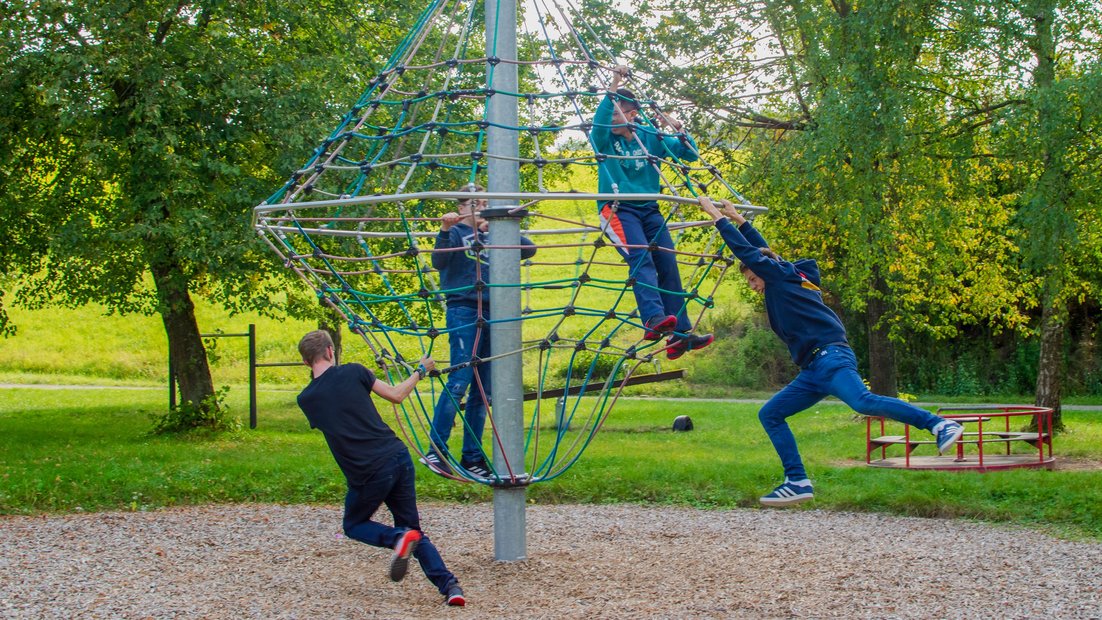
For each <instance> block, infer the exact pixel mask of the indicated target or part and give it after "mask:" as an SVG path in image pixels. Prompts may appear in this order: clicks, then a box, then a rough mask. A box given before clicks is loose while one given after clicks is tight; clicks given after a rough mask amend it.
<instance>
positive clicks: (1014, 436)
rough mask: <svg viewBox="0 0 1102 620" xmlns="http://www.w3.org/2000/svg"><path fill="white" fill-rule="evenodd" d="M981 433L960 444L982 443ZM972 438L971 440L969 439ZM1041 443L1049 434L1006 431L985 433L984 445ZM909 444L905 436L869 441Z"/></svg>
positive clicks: (914, 442)
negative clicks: (1038, 441)
mask: <svg viewBox="0 0 1102 620" xmlns="http://www.w3.org/2000/svg"><path fill="white" fill-rule="evenodd" d="M978 434H979V433H965V434H964V436H962V437H961V438H960V440H959V443H968V444H978V443H979V442H980V440H979V437H978ZM969 437H971V439H970V438H969ZM1038 438H1040V440H1041V441H1048V433H1042V434H1041V435H1038V434H1037V433H1026V432H1020V433H1016V432H1006V431H995V432H992V431H984V432H983V443H985V444H988V443H1008V442H1011V441H1024V442H1026V443H1037V439H1038ZM904 443H908V442H907V438H906V437H904V436H903V435H884V436H882V437H873V438H872V439H870V440H869V445H870V446H873V445H875V446H889V445H903V444H904ZM909 443H910V445H911V446H924V445H926V446H928V445H932V444H936V443H937V441H935V440H933V439H911V440H910V442H909Z"/></svg>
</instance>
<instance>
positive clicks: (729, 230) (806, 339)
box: [700, 196, 964, 506]
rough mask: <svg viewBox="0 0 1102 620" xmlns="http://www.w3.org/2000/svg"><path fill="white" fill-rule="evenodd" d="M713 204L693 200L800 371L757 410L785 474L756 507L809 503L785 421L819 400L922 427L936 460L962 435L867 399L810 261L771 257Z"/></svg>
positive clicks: (728, 207) (732, 212)
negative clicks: (933, 439) (931, 437)
mask: <svg viewBox="0 0 1102 620" xmlns="http://www.w3.org/2000/svg"><path fill="white" fill-rule="evenodd" d="M721 202H722V204H723V210H722V211H720V209H719V208H718V207H716V205H715V204H714V203H713V202H712V201H711V200H710V199H709V198H708V197H707V196H701V197H700V206H701V208H703V209H704V211H705V212H706V213H707V214H708V215H710V216H711V217H712V219H713V220H715V227H716V229H717V230H718V231H719V234H720V235H721V236H722V237H723V240H724V241H725V242H726V243H727V247H729V248H731V251H732V252H734V254H735V256H736V257H738V258H739V259H740V260H741V261H742V264H741V265H739V268H740V270H741V271H742V274H743V276H744V277H745V278H746V282H747V284H749V285H750V288H751V289H753V291H754V292H755V293H759V294H763V295H765V311H766V314H767V315H768V316H769V327H770V328H771V329H772V330H773V332H774V333H775V334H777V336H778V337H779V338H780V339H781V340H782V341H784V343H785V344H786V345H787V346H788V350H789V353H790V354H791V355H792V361H793V362H795V363H796V365H797V366H799V367H800V374H799V375H797V376H796V378H795V379H794V380H793V381H792V382H791V383H789V384H788V385H787V386H785V388H784V389H782V390H781V391H780V392H777V393H776V394H775V395H773V397H772V398H770V399H769V401H768V402H766V403H765V405H763V406H762V408H761V410H760V411H759V412H758V419H759V420H761V423H762V426H764V427H765V432H766V434H768V435H769V440H770V441H771V442H773V448H774V449H776V451H777V455H778V456H780V458H781V463H782V464H783V465H784V475H785V479H784V482H783V483H782V484H781V485H780V486H778V487H777V488H776V489H774V490H773V492H772V493H769V494H768V495H766V496H764V497H762V498H761V503H762V504H765V505H766V506H788V505H791V504H797V503H799V502H803V501H807V500H809V499H812V498H813V497H814V492H813V490H812V487H811V481H810V480H809V479H808V477H807V472H806V471H805V470H804V464H803V461H802V460H801V459H800V453H799V450H798V449H797V448H796V438H795V437H794V436H793V435H792V430H791V429H790V428H789V427H788V422H787V421H786V420H787V419H788V418H789V417H791V416H793V415H795V414H797V413H799V412H801V411H803V410H805V409H807V408H809V407H811V406H812V405H814V404H815V403H817V402H819V401H820V400H822V399H823V398H825V397H827V396H836V397H837V398H838V399H839V400H841V401H842V402H844V403H846V404H847V405H849V406H850V407H852V408H853V410H854V411H856V412H857V413H860V414H862V415H870V416H884V417H887V418H891V419H893V420H897V421H899V422H903V423H904V424H909V425H911V426H914V427H916V428H922V429H926V430H928V431H930V432H931V433H933V434H934V436H935V437H936V438H937V449H938V453H939V454H940V453H944V452H945V451H947V450H949V449H950V448H951V447H952V446H953V444H955V443H956V442H957V440H958V439H960V436H961V434H962V433H963V432H964V429H963V428H962V427H961V425H960V424H958V423H956V422H953V421H952V420H946V419H944V418H941V417H938V416H935V415H933V414H932V413H930V412H928V411H926V410H924V409H920V408H918V407H915V406H914V405H911V404H908V403H906V402H904V401H902V400H899V399H898V398H890V397H887V396H879V395H877V394H873V393H872V392H870V391H869V390H868V388H867V387H865V384H864V382H863V381H862V380H861V376H860V375H859V374H858V373H857V358H856V357H855V356H854V354H853V350H852V349H850V347H849V343H848V342H847V340H846V330H845V328H844V327H843V326H842V321H841V320H840V319H839V318H838V315H836V314H834V311H832V310H831V309H830V308H829V307H828V306H827V305H826V304H825V303H823V294H822V291H821V290H820V289H819V285H820V279H819V267H818V265H817V264H816V263H815V261H814V260H809V259H808V260H797V261H795V262H791V263H790V262H788V261H786V260H784V259H782V258H781V257H780V256H777V254H776V253H775V252H773V251H772V250H770V249H769V245H768V244H767V243H766V242H765V238H763V237H762V236H761V234H760V233H759V232H758V231H757V229H755V228H754V227H753V225H751V224H750V222H748V221H746V218H744V217H743V216H742V214H740V213H739V212H738V211H737V210H736V209H735V206H734V205H733V204H732V203H731V202H729V201H726V200H724V201H721ZM728 218H730V219H728ZM731 220H733V221H734V222H735V224H732V223H731ZM736 224H737V228H736V226H735V225H736Z"/></svg>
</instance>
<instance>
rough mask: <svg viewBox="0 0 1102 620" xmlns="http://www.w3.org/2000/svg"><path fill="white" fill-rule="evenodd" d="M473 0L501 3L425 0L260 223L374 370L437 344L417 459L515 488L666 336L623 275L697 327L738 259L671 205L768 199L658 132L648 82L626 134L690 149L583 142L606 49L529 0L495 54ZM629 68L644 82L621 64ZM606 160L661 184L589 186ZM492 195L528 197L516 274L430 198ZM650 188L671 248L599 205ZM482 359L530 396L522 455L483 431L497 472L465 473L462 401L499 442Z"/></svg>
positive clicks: (449, 206)
mask: <svg viewBox="0 0 1102 620" xmlns="http://www.w3.org/2000/svg"><path fill="white" fill-rule="evenodd" d="M483 9H485V10H486V11H492V10H494V9H495V7H494V3H487V5H486V6H485V7H483V5H482V3H481V2H478V1H477V0H435V1H433V2H432V3H431V4H430V5H429V7H428V8H426V9H425V11H424V12H423V13H422V14H421V15H420V16H419V17H418V19H417V20H416V23H415V25H414V27H413V29H412V30H411V31H410V32H409V33H408V34H407V36H406V37H405V38H403V39H402V41H401V42H400V43H399V45H398V47H397V49H396V50H395V52H394V53H393V55H392V56H391V57H390V58H389V59H388V61H387V62H386V64H385V66H384V67H383V69H382V70H381V71H380V72H379V73H378V75H376V76H375V77H373V78H372V79H371V80H370V81H369V82H368V84H367V87H366V89H365V91H364V93H363V95H362V96H361V97H360V98H359V99H358V100H357V101H356V102H355V104H354V105H352V106H351V108H350V109H349V110H348V112H347V113H346V114H344V116H343V118H342V119H341V121H340V122H339V124H338V125H337V127H336V129H335V130H334V131H333V132H332V133H331V134H330V135H329V136H328V137H327V138H326V139H325V140H324V141H323V142H322V143H321V144H320V145H319V146H318V147H317V148H316V149H315V150H314V152H313V153H312V155H311V156H310V157H309V159H308V160H307V161H306V162H305V164H304V165H303V166H302V167H301V168H300V169H298V170H296V171H295V172H294V173H293V174H292V175H291V177H290V179H289V180H288V181H287V182H286V183H285V184H284V185H283V187H281V188H280V189H279V190H278V191H277V192H275V193H274V194H273V195H272V196H271V197H269V198H268V199H267V200H266V201H265V202H264V203H262V204H261V205H260V206H258V207H256V208H255V210H254V222H255V227H256V229H257V231H258V233H259V234H260V236H261V237H262V238H263V239H264V240H265V241H266V242H267V243H268V245H269V246H270V247H271V248H272V250H273V251H274V252H275V253H276V254H277V255H278V256H279V258H280V259H281V260H282V262H283V263H284V264H285V265H286V267H288V268H290V269H292V270H294V271H295V272H296V273H297V274H298V275H299V276H301V278H302V279H303V280H304V281H305V282H307V283H308V284H309V285H310V286H311V287H312V288H313V289H314V290H315V291H316V292H317V295H318V297H319V299H320V300H321V301H322V302H323V303H325V304H327V305H329V306H332V307H333V308H336V309H337V310H339V311H340V312H341V313H342V314H343V315H344V316H345V317H346V318H347V320H348V326H349V328H350V330H351V331H353V332H355V333H357V334H359V335H361V336H362V337H363V339H364V341H365V342H366V343H367V345H368V346H369V348H370V350H371V351H372V354H373V355H374V357H375V361H376V363H377V365H378V367H379V368H380V369H381V370H380V371H379V374H380V376H383V377H385V378H386V379H387V380H389V381H392V382H394V381H400V380H402V379H404V378H405V377H408V376H409V374H410V372H412V366H411V364H412V365H416V363H417V360H418V359H419V358H420V357H421V356H423V355H432V356H433V358H434V359H436V360H437V371H434V372H433V373H432V377H433V379H432V381H431V382H423V383H422V384H421V387H420V388H419V392H418V393H417V395H416V397H414V398H410V399H407V400H406V401H405V402H404V403H402V404H401V405H397V406H395V408H394V413H395V416H396V420H397V422H398V425H399V427H400V428H401V431H402V432H403V433H404V434H405V436H406V439H407V441H408V443H409V445H410V446H411V449H413V450H414V451H416V452H418V453H419V454H420V455H421V456H422V457H424V456H425V455H427V454H429V453H431V452H436V453H437V454H439V455H441V456H442V457H444V460H445V462H446V463H447V466H445V467H441V468H436V469H435V471H436V472H437V473H439V474H441V475H445V476H448V477H451V478H454V479H456V480H467V481H474V482H480V483H484V484H491V485H502V486H508V485H517V484H529V483H532V482H537V481H541V480H549V479H552V478H554V477H556V476H558V475H560V474H562V473H563V472H564V471H566V470H567V469H568V468H569V467H570V466H571V465H572V464H573V463H574V462H576V461H577V460H578V458H579V457H580V456H581V454H582V452H583V451H584V450H585V448H586V447H587V446H588V445H589V443H590V441H592V439H593V437H594V435H595V434H596V432H597V431H598V430H599V429H600V427H601V425H602V424H603V423H604V421H605V419H606V418H607V416H608V415H609V413H610V412H611V410H612V407H613V404H614V403H615V401H616V399H617V398H618V397H619V395H620V394H621V392H622V390H623V387H624V386H625V383H626V382H628V381H629V378H632V377H633V376H635V377H637V376H639V375H642V374H647V373H649V372H652V368H653V369H654V370H655V371H656V370H657V369H658V365H659V361H660V360H661V359H664V357H665V356H664V355H663V354H664V353H665V352H666V346H667V345H666V343H664V342H663V341H662V340H647V339H645V338H644V334H645V327H644V324H643V320H642V319H641V318H640V316H639V312H638V309H637V307H636V299H635V296H634V291H633V288H634V287H646V286H650V287H652V288H654V289H655V290H657V291H658V292H659V294H660V295H662V296H663V297H667V298H668V297H670V296H674V298H676V300H677V301H678V302H679V304H680V306H681V311H682V312H683V313H684V315H685V316H686V317H687V318H688V319H689V321H690V323H691V324H692V325H693V326H694V328H695V325H696V324H697V323H698V322H699V320H700V318H701V317H702V316H703V313H704V312H705V311H706V310H707V309H708V308H710V307H711V306H712V305H713V299H714V294H715V291H716V288H717V287H718V286H719V283H720V282H721V280H722V277H723V275H724V274H725V273H726V272H727V271H728V269H729V268H730V267H731V266H732V265H733V264H734V260H733V259H732V257H731V256H730V255H729V254H724V251H725V247H724V245H723V243H722V240H721V239H719V238H718V237H717V235H716V234H715V232H714V229H713V228H712V227H711V226H710V222H700V221H692V220H690V219H688V218H686V217H684V214H683V213H682V209H681V205H683V204H687V203H695V196H697V195H698V194H700V193H705V192H707V193H709V194H710V195H713V196H716V195H718V196H728V197H730V198H731V199H732V200H734V201H736V202H738V203H740V204H742V205H743V206H744V207H745V210H746V211H747V212H748V213H751V214H752V213H755V212H760V211H762V210H763V209H761V208H760V207H754V206H752V205H749V204H748V203H747V201H746V200H745V199H743V197H742V196H741V195H739V193H738V192H737V191H735V189H734V188H732V187H731V186H730V185H729V184H728V183H727V182H726V181H725V180H724V179H723V178H722V177H721V175H720V173H719V171H718V170H717V169H716V168H715V167H714V166H711V165H709V164H707V163H706V162H704V161H703V159H702V158H699V157H696V155H697V153H696V152H695V143H693V142H692V141H691V139H689V138H688V136H687V134H684V133H680V132H677V133H663V131H662V130H660V129H659V127H660V126H666V127H669V126H670V125H671V123H668V122H666V123H663V122H662V121H664V120H667V118H668V117H667V115H666V112H665V111H664V110H663V108H662V107H661V106H660V105H659V104H658V102H657V101H656V100H654V99H651V98H648V97H647V93H645V92H643V91H641V90H637V91H636V92H635V98H636V100H637V101H638V103H639V105H640V110H639V115H638V117H637V119H636V121H635V124H634V126H633V129H634V130H635V132H636V135H642V136H646V135H647V134H648V133H649V134H651V135H652V136H653V137H656V138H659V140H658V141H657V143H658V144H666V143H668V142H669V140H668V139H670V138H672V139H674V140H675V141H676V142H678V143H680V144H683V145H692V147H693V148H692V151H693V153H692V154H693V157H692V158H691V160H690V158H688V157H678V156H677V155H676V154H675V153H674V150H671V149H669V148H663V149H660V152H659V151H655V152H651V151H649V150H647V149H645V148H644V149H643V150H642V154H640V153H639V152H636V153H629V154H623V155H620V154H616V153H612V154H607V153H606V154H602V153H598V152H596V151H595V148H594V143H593V136H594V134H595V133H596V132H600V131H605V132H607V131H609V130H610V128H611V127H610V126H609V125H604V124H601V123H595V121H594V114H595V112H596V109H597V107H598V105H599V103H600V102H601V100H602V99H603V98H604V97H605V96H606V86H607V85H608V84H609V83H610V81H611V80H612V76H613V68H614V67H615V66H617V65H618V64H619V63H618V62H617V61H616V59H615V57H614V56H613V55H612V53H611V52H610V51H609V49H608V47H607V46H606V45H605V44H604V43H603V42H602V41H601V40H600V39H599V37H598V36H597V35H596V33H595V32H594V31H593V30H592V29H590V28H589V27H588V26H586V25H585V24H584V22H583V21H582V20H581V19H579V15H580V13H579V11H578V9H577V8H576V7H575V6H574V5H573V4H572V3H571V2H570V1H569V0H566V2H562V3H555V2H549V1H544V0H534V1H532V2H528V3H527V4H525V5H524V6H523V10H522V11H521V12H520V13H521V18H520V20H519V22H518V38H517V40H518V54H517V58H518V60H515V61H514V60H502V59H500V58H499V57H498V56H497V54H496V46H495V42H494V41H487V40H486V36H485V32H484V31H483V29H481V28H480V27H478V25H480V24H481V20H482V19H483V14H482V13H481V11H482V10H483ZM476 22H477V24H476ZM525 58H527V59H525ZM510 62H511V63H515V64H516V65H517V68H518V76H519V84H520V89H519V90H522V91H524V92H500V91H494V90H492V89H490V88H488V87H487V84H494V82H493V79H492V76H493V72H494V71H495V70H496V69H497V68H498V67H500V66H502V64H504V63H510ZM627 85H628V86H631V87H633V88H636V87H637V86H636V84H635V83H634V82H632V81H631V80H629V83H628V84H627ZM495 95H496V96H507V97H511V98H515V99H516V103H517V119H518V120H517V124H516V125H508V126H503V125H500V124H498V125H495V126H497V127H502V128H504V129H507V130H509V131H512V132H515V135H516V136H517V141H518V155H516V156H511V155H509V156H505V155H501V154H498V153H492V152H489V150H488V149H487V148H486V142H487V136H486V134H487V130H488V129H489V127H490V126H491V123H490V121H489V120H488V119H489V116H488V114H487V109H488V107H489V106H488V100H489V98H490V97H492V96H495ZM620 126H623V125H620ZM637 140H638V138H637ZM643 142H644V141H643V140H639V143H640V144H643ZM652 143H653V142H652ZM493 158H497V159H499V160H507V161H509V162H512V163H513V164H515V165H516V166H517V168H518V170H519V178H520V191H519V192H516V193H500V192H498V193H493V192H486V191H483V190H482V189H481V186H483V185H486V180H485V179H486V174H487V173H486V169H487V162H488V161H489V160H491V159H493ZM616 159H620V160H632V161H636V162H639V164H638V165H641V166H646V167H649V168H651V169H653V170H654V171H656V172H657V177H658V179H659V184H660V187H659V188H658V190H657V191H655V192H654V193H645V194H644V193H626V192H620V191H619V188H618V187H617V186H616V185H615V184H614V185H613V186H612V191H611V192H609V191H605V192H604V193H601V192H600V191H596V192H595V191H594V189H595V188H597V185H598V183H597V177H598V170H597V168H598V166H601V165H610V163H611V162H612V161H614V160H616ZM485 199H492V200H508V201H510V204H514V205H516V207H515V210H516V211H518V212H522V213H525V214H526V217H525V219H524V225H523V230H522V234H523V235H525V236H526V237H528V238H529V239H531V241H532V244H533V245H532V246H526V247H525V248H520V249H522V250H526V251H527V252H528V253H530V252H531V251H532V250H533V249H534V250H535V254H534V255H533V256H531V257H529V258H525V259H524V260H523V262H522V269H521V271H522V278H521V279H522V281H520V282H489V281H488V279H487V277H486V276H487V273H488V270H487V269H486V264H487V263H486V261H487V259H488V257H489V256H491V255H492V254H493V253H494V251H495V250H501V249H507V248H509V249H517V248H516V247H511V246H503V245H494V243H493V239H491V238H489V237H487V236H486V235H481V234H478V233H477V232H473V234H471V235H468V237H467V238H466V239H465V242H464V244H463V245H462V246H461V247H447V248H442V249H437V248H436V244H435V243H434V239H435V238H436V237H437V234H438V232H439V231H440V229H441V216H442V215H443V214H445V213H447V212H452V211H455V210H456V204H457V202H458V201H467V200H471V201H480V200H485ZM654 202H657V203H659V204H660V205H661V206H662V207H663V210H665V211H666V213H667V215H666V216H665V228H666V229H668V230H669V231H670V233H671V234H672V238H673V241H674V242H675V243H674V244H673V247H672V248H671V247H661V246H660V245H659V244H658V243H657V238H652V239H650V240H649V242H648V243H643V244H630V243H626V242H624V241H623V240H622V239H621V240H619V241H618V242H614V241H613V239H614V238H616V237H615V236H612V235H610V234H609V230H608V229H607V226H608V224H607V222H603V220H601V219H599V218H598V208H597V205H598V204H599V203H600V204H604V203H608V204H609V205H610V207H611V208H613V210H614V211H615V209H617V208H619V206H620V205H623V204H645V203H654ZM674 248H676V249H674ZM633 250H634V251H637V252H638V251H639V250H643V251H645V252H644V253H647V252H649V253H651V254H652V255H658V254H666V255H668V256H671V257H673V259H674V260H675V261H676V264H677V267H678V273H679V275H680V280H681V281H680V287H679V288H680V289H681V290H675V289H676V288H678V287H674V286H667V287H658V286H654V285H652V284H646V283H643V282H639V281H638V280H637V278H636V275H637V274H638V271H637V268H638V267H639V264H638V263H637V264H629V262H628V261H626V260H625V258H622V253H628V252H631V251H633ZM459 253H462V254H463V255H464V256H465V257H467V258H468V259H471V260H472V262H473V264H474V265H475V277H474V279H473V281H471V282H469V283H465V284H463V285H460V286H452V287H450V288H445V287H443V286H442V285H441V281H440V277H439V270H438V269H437V268H436V267H434V262H435V263H437V264H440V263H441V260H442V259H444V258H445V257H446V256H448V255H452V254H459ZM434 259H435V260H434ZM492 287H519V288H520V289H521V295H522V311H521V314H520V316H498V315H497V314H494V313H492V312H491V311H490V309H489V289H490V288H492ZM456 296H460V297H465V298H466V299H468V300H470V299H472V298H473V299H474V302H473V303H470V304H468V307H469V310H470V311H469V312H467V313H465V314H464V316H463V318H462V319H460V320H458V321H456V320H453V321H451V322H449V321H448V320H447V319H446V306H445V303H444V301H445V299H446V298H449V297H452V298H454V297H456ZM457 314H458V313H457ZM508 322H520V323H521V330H522V346H521V349H520V350H517V351H511V352H508V353H504V354H499V355H497V356H491V355H489V354H488V351H489V349H488V348H486V347H485V346H484V345H485V343H486V341H487V340H488V338H489V333H490V328H491V325H493V324H495V323H508ZM472 333H473V340H474V342H473V343H466V344H465V346H464V350H466V351H467V352H468V354H467V355H468V357H465V358H463V359H451V360H450V362H451V363H450V365H448V364H447V362H448V360H449V357H450V356H449V351H450V349H454V347H455V344H456V342H457V340H456V339H457V338H459V337H460V335H462V337H463V338H468V337H470V335H471V334H472ZM675 335H679V336H684V335H685V332H682V331H678V332H677V333H676V334H675ZM492 363H506V364H523V368H524V369H525V375H524V376H525V385H524V388H525V391H526V392H528V394H526V397H525V399H526V400H530V401H531V405H529V406H528V412H527V413H530V415H527V413H526V422H525V432H524V452H523V453H524V462H523V463H511V462H504V463H501V462H498V463H492V459H491V458H489V456H488V455H489V454H491V452H492V448H491V446H490V445H485V444H486V441H485V440H482V441H478V443H479V444H480V446H484V447H481V448H480V449H479V451H480V453H481V454H480V456H481V458H482V460H484V461H485V464H486V466H487V467H488V469H489V470H490V473H489V475H475V474H472V473H471V472H469V471H467V469H466V468H464V467H463V466H461V465H462V464H463V460H464V459H463V458H461V457H459V456H458V455H459V454H460V451H459V449H458V447H457V446H458V440H459V438H461V437H462V436H463V435H464V433H465V432H466V433H474V434H476V435H478V436H479V438H480V439H482V437H481V435H482V433H480V432H479V431H480V430H481V428H480V426H481V424H480V423H479V420H478V419H476V418H478V417H481V414H480V413H478V412H475V410H476V409H478V410H479V411H481V409H482V407H481V405H480V403H485V404H488V405H489V406H488V407H486V410H487V413H486V416H485V423H486V427H487V428H488V429H489V433H488V437H486V439H488V440H489V442H492V443H496V444H499V445H500V441H501V438H500V437H499V436H498V432H497V426H496V425H495V424H494V419H493V407H492V399H491V397H492V390H490V389H489V372H488V371H489V366H488V365H489V364H492ZM458 373H468V374H469V376H468V377H467V378H468V379H469V380H470V386H469V389H468V390H466V391H464V390H456V389H452V390H449V389H448V380H449V378H454V377H458V376H459V374H458ZM426 383H427V384H428V385H427V387H426ZM472 403H473V404H472ZM441 407H444V408H450V409H451V410H455V411H457V412H458V414H457V415H456V416H455V420H456V423H457V427H456V428H457V430H459V432H457V433H451V439H452V441H450V442H446V443H445V442H443V441H442V440H441V438H440V432H439V430H437V431H434V430H433V419H434V412H435V410H436V409H438V408H441ZM472 412H475V413H472ZM468 413H472V414H471V415H470V416H469V415H468ZM503 453H504V452H503Z"/></svg>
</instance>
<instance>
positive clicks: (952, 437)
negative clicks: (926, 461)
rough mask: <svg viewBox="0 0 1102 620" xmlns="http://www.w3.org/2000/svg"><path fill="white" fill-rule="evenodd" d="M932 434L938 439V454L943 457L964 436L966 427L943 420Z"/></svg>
mask: <svg viewBox="0 0 1102 620" xmlns="http://www.w3.org/2000/svg"><path fill="white" fill-rule="evenodd" d="M930 432H931V433H933V434H934V437H937V453H938V454H939V455H941V454H945V453H946V452H948V451H949V450H950V449H951V448H952V447H953V445H954V444H956V443H957V441H958V440H959V439H960V436H961V435H963V434H964V427H963V426H961V425H960V424H958V423H956V422H954V421H952V420H943V421H942V422H941V423H940V424H938V425H937V426H935V427H934V428H933V430H932V431H930Z"/></svg>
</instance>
